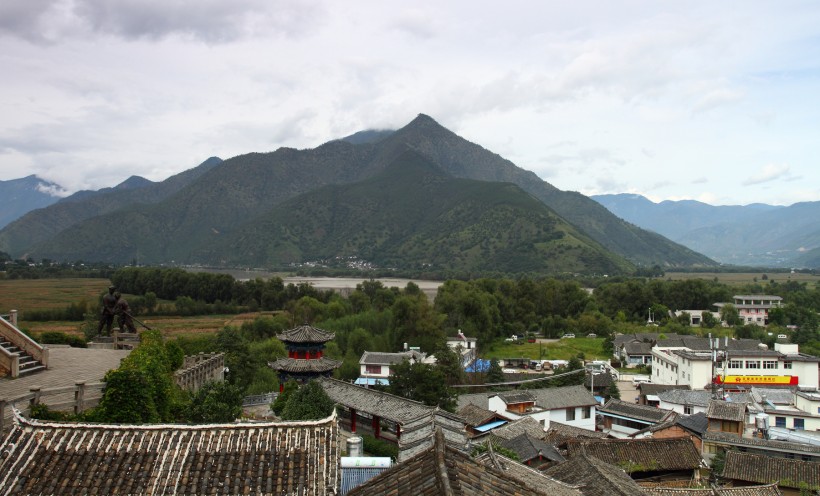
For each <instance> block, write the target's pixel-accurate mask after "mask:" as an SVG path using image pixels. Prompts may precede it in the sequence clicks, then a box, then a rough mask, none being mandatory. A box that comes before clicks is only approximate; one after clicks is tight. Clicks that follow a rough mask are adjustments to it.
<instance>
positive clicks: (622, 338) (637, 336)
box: [613, 332, 678, 348]
mask: <svg viewBox="0 0 820 496" xmlns="http://www.w3.org/2000/svg"><path fill="white" fill-rule="evenodd" d="M663 335H664V336H665V337H666V339H674V338H676V337H678V335H677V334H675V333H674V332H670V333H663ZM660 336H661V333H659V332H637V333H634V334H621V335H619V336H615V337H614V338H613V343H614V344H615V347H616V348H617V347H618V346H620V345H622V344H624V343H628V342H630V341H639V342H640V341H657V340H658V338H660Z"/></svg>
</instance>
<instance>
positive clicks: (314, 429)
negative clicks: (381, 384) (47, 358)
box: [0, 412, 339, 496]
mask: <svg viewBox="0 0 820 496" xmlns="http://www.w3.org/2000/svg"><path fill="white" fill-rule="evenodd" d="M2 453H3V455H2V456H0V494H15V495H18V494H19V495H26V494H29V495H34V494H106V495H130V494H211V495H232V494H257V495H270V496H273V495H281V494H297V493H299V494H315V495H320V496H321V495H328V496H331V495H334V494H337V488H338V484H339V468H338V467H339V463H338V461H339V440H338V427H337V423H336V416H335V415H331V416H330V417H328V418H326V419H322V420H316V421H303V422H260V423H232V424H205V425H176V424H174V425H167V424H150V425H107V424H84V423H67V422H66V423H63V422H43V421H38V420H30V419H25V418H23V417H22V416H21V415H20V414H19V412H16V414H15V423H14V426H13V427H12V430H11V432H10V433H9V434H8V436H7V437H6V438H5V441H4V443H3V445H2Z"/></svg>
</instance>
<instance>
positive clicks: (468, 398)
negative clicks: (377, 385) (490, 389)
mask: <svg viewBox="0 0 820 496" xmlns="http://www.w3.org/2000/svg"><path fill="white" fill-rule="evenodd" d="M492 396H495V394H494V393H470V394H460V395H458V399H457V400H456V410H461V409H462V408H464V407H465V406H467V405H475V406H477V407H480V408H484V409H487V408H489V406H490V398H491V397H492Z"/></svg>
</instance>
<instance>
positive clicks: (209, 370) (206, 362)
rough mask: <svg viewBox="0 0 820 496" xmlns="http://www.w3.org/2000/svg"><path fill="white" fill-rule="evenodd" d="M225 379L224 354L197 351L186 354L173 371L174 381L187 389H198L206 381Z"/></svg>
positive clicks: (192, 390)
mask: <svg viewBox="0 0 820 496" xmlns="http://www.w3.org/2000/svg"><path fill="white" fill-rule="evenodd" d="M222 380H225V354H224V353H199V354H197V355H191V356H186V357H185V360H184V361H183V364H182V368H181V369H179V370H177V371H176V372H174V382H175V383H176V384H177V385H178V386H179V387H181V388H182V389H185V390H187V391H191V392H194V391H198V390H199V388H201V387H202V386H203V385H204V384H205V383H206V382H217V381H222Z"/></svg>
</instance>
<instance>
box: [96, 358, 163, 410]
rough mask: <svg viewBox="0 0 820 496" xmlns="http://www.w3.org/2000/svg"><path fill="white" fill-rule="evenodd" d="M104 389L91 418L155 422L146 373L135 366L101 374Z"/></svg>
mask: <svg viewBox="0 0 820 496" xmlns="http://www.w3.org/2000/svg"><path fill="white" fill-rule="evenodd" d="M104 380H105V392H104V393H103V397H102V399H101V400H100V405H99V406H98V407H97V409H96V410H95V412H94V414H93V415H92V418H93V420H97V421H100V422H110V423H116V424H147V423H152V422H159V421H161V420H162V418H161V417H160V415H159V412H158V411H157V406H156V403H155V402H154V397H153V395H152V388H151V383H150V378H149V376H148V374H147V373H146V372H145V371H143V370H140V369H136V368H119V369H115V370H110V371H108V373H107V374H105V379H104Z"/></svg>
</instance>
